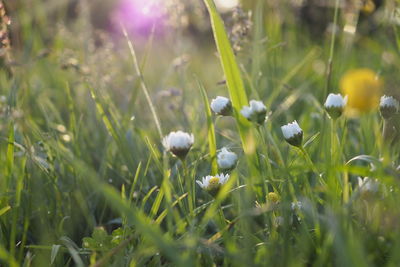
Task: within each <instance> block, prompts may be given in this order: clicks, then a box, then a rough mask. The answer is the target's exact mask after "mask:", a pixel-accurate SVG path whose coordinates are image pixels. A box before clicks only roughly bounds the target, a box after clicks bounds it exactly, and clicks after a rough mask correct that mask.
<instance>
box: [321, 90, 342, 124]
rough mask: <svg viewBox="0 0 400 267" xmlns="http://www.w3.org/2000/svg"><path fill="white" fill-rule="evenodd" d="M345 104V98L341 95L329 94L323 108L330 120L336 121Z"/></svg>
mask: <svg viewBox="0 0 400 267" xmlns="http://www.w3.org/2000/svg"><path fill="white" fill-rule="evenodd" d="M346 103H347V96H346V97H343V96H342V95H341V94H329V95H328V97H327V98H326V101H325V104H324V107H325V109H326V111H327V112H328V114H329V116H330V117H331V118H332V119H337V118H339V117H340V116H341V115H342V114H343V111H344V108H345V106H346Z"/></svg>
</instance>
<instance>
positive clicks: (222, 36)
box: [204, 0, 252, 154]
mask: <svg viewBox="0 0 400 267" xmlns="http://www.w3.org/2000/svg"><path fill="white" fill-rule="evenodd" d="M204 2H205V4H206V6H207V9H208V12H209V13H210V19H211V25H212V29H213V33H214V39H215V44H216V46H217V50H218V53H219V56H220V61H221V65H222V69H223V70H224V74H225V79H226V83H227V85H228V90H229V95H230V98H231V101H232V106H233V110H234V115H235V118H236V121H237V124H238V128H239V133H240V137H241V140H242V143H243V148H244V150H245V153H246V154H248V153H250V152H251V151H252V149H251V148H250V147H249V146H248V142H247V139H248V136H247V134H248V128H249V127H250V123H249V122H248V121H247V120H246V119H245V118H244V117H243V116H241V115H240V110H241V109H242V107H243V106H246V105H248V100H247V94H246V90H245V88H244V83H243V80H242V77H241V75H240V69H239V65H238V64H237V62H236V59H235V55H234V54H233V50H232V46H231V44H230V42H229V39H228V35H227V33H226V31H225V28H224V23H223V21H222V19H221V17H220V16H219V14H218V12H217V9H216V7H215V4H214V2H213V1H212V0H204Z"/></svg>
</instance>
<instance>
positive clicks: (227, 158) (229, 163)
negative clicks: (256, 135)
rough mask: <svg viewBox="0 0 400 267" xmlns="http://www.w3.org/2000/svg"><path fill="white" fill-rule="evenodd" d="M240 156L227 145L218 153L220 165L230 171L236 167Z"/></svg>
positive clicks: (222, 168)
mask: <svg viewBox="0 0 400 267" xmlns="http://www.w3.org/2000/svg"><path fill="white" fill-rule="evenodd" d="M237 160H238V157H237V155H236V154H235V153H233V152H231V151H229V150H228V149H226V148H225V147H224V148H222V150H221V152H219V153H218V156H217V163H218V167H219V168H220V169H221V170H224V171H230V170H232V169H234V168H235V167H236V163H237Z"/></svg>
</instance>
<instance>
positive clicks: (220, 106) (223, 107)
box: [210, 96, 232, 116]
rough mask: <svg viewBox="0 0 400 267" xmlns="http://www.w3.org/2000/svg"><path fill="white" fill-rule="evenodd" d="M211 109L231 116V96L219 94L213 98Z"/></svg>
mask: <svg viewBox="0 0 400 267" xmlns="http://www.w3.org/2000/svg"><path fill="white" fill-rule="evenodd" d="M210 106H211V110H212V111H213V112H214V113H215V114H217V115H221V116H230V115H231V114H232V102H231V100H229V98H226V97H223V96H217V97H216V98H215V99H213V100H211V104H210Z"/></svg>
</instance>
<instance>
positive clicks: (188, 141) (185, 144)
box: [162, 131, 194, 160]
mask: <svg viewBox="0 0 400 267" xmlns="http://www.w3.org/2000/svg"><path fill="white" fill-rule="evenodd" d="M162 143H163V145H164V147H165V149H166V150H167V151H170V152H171V153H172V154H174V155H175V156H177V157H178V158H180V159H182V160H183V159H184V158H185V157H186V155H187V153H188V152H189V150H190V148H191V147H192V145H193V143H194V136H193V134H188V133H185V132H182V131H177V132H170V133H169V134H168V135H167V136H166V137H164V138H163V140H162Z"/></svg>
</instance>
